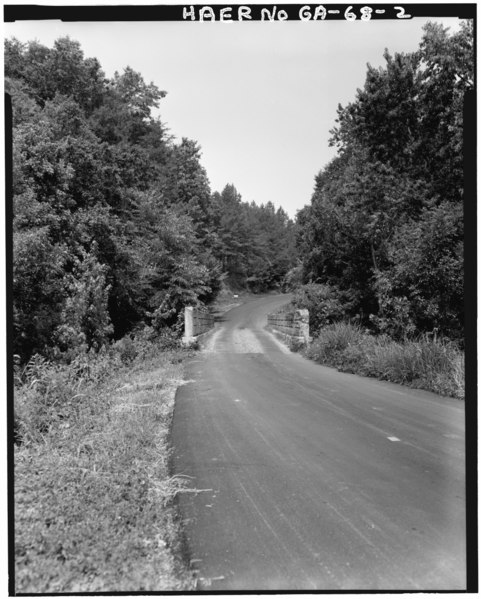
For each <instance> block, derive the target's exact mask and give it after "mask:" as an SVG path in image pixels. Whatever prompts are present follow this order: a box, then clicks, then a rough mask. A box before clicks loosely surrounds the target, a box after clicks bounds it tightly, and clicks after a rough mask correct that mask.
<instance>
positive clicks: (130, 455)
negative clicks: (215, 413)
mask: <svg viewBox="0 0 481 599" xmlns="http://www.w3.org/2000/svg"><path fill="white" fill-rule="evenodd" d="M184 355H185V350H182V349H181V348H180V347H176V342H175V341H174V340H173V339H166V338H164V339H160V340H158V339H157V340H149V339H148V338H147V337H146V336H145V335H144V336H142V335H139V336H138V337H137V338H135V339H128V340H123V341H121V342H117V343H116V344H114V345H113V346H111V347H110V348H109V349H106V350H104V351H103V352H100V353H99V354H95V355H92V354H85V355H80V356H77V358H75V359H74V360H72V362H71V363H70V365H69V366H65V365H63V366H60V365H54V364H50V363H48V362H46V361H45V360H44V359H42V358H39V357H36V358H34V359H32V360H31V361H30V362H29V364H28V365H27V366H26V367H25V368H23V369H17V372H16V388H15V412H16V439H17V445H16V447H15V557H16V570H15V589H16V592H17V593H58V592H70V593H72V592H73V593H84V592H114V591H119V592H122V591H124V592H125V591H159V590H175V591H182V590H190V589H192V584H193V583H192V578H191V575H190V574H189V572H187V571H186V570H185V569H184V566H183V564H182V562H181V560H180V558H179V555H180V540H179V539H180V538H181V537H180V531H179V528H178V523H177V521H176V515H175V509H174V507H173V501H172V500H173V498H174V497H175V495H176V494H177V493H178V492H180V491H182V489H183V486H184V485H183V481H182V480H181V479H179V478H172V477H170V476H169V470H168V457H169V451H168V431H169V427H170V422H171V418H172V412H173V404H174V395H175V390H176V387H177V386H178V384H179V383H180V382H181V380H182V360H183V357H184Z"/></svg>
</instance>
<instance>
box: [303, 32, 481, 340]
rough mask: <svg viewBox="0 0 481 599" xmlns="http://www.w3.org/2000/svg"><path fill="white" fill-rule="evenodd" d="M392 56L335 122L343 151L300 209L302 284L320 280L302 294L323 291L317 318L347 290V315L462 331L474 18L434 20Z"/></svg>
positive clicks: (335, 310) (404, 326) (384, 326)
mask: <svg viewBox="0 0 481 599" xmlns="http://www.w3.org/2000/svg"><path fill="white" fill-rule="evenodd" d="M384 58H385V61H386V64H385V66H384V67H381V68H373V67H371V66H370V65H368V70H367V76H366V82H365V84H364V87H363V89H359V90H358V91H357V96H356V99H355V100H354V101H353V102H352V103H350V104H348V105H347V106H346V107H342V106H339V108H338V118H337V120H336V123H337V125H336V127H335V128H334V129H333V130H332V131H331V133H332V138H331V144H332V145H335V146H336V147H337V150H338V155H337V156H336V157H335V158H334V159H333V160H332V161H331V162H330V163H329V164H328V165H327V166H326V167H325V168H323V169H322V170H321V171H320V173H319V174H318V175H317V177H316V183H315V191H314V194H313V196H312V201H311V204H310V205H309V206H306V207H305V208H304V209H303V210H301V211H300V213H299V215H298V227H299V228H298V239H297V242H298V247H299V251H300V255H301V259H302V265H303V269H302V270H303V273H302V274H303V282H304V283H308V282H310V283H312V284H317V285H318V286H319V285H320V287H318V288H317V290H316V288H315V287H312V286H311V287H310V288H306V290H305V291H303V292H302V293H304V295H305V296H306V297H305V298H304V299H306V301H311V300H310V299H309V298H311V299H312V296H313V293H314V294H315V293H317V295H318V296H319V297H321V296H322V297H321V300H320V302H318V304H319V306H320V308H319V320H320V323H321V321H322V320H323V319H324V322H329V321H330V320H331V321H332V320H333V319H334V320H335V319H336V318H338V317H339V316H340V315H339V298H341V297H343V298H344V302H343V305H344V313H343V314H342V315H341V316H343V317H346V316H348V317H357V318H358V319H359V320H360V321H361V322H363V323H364V324H365V325H366V324H367V325H368V326H370V327H372V328H374V329H375V330H376V331H377V332H381V333H387V334H389V335H391V336H393V337H395V338H401V337H404V336H406V335H416V334H419V333H422V332H427V331H433V330H436V331H438V332H439V333H440V334H442V335H445V336H448V337H451V338H454V339H460V338H461V337H462V336H463V320H464V314H463V312H464V310H463V235H464V233H463V185H464V179H463V99H464V94H465V93H466V92H467V91H468V90H472V89H473V78H474V75H473V72H474V67H473V61H474V54H473V27H472V23H471V22H462V23H461V27H460V29H459V30H458V31H457V32H455V33H453V34H452V35H450V34H449V32H448V30H447V29H444V28H443V27H442V26H441V25H439V24H434V23H429V24H427V25H426V26H425V28H424V35H423V38H422V42H421V44H420V46H419V49H418V50H417V51H416V52H413V53H409V54H397V53H396V54H395V55H394V56H391V55H390V54H389V53H388V51H386V52H385V54H384ZM468 199H469V200H470V201H472V200H474V198H466V200H468ZM326 286H331V287H332V288H333V290H332V291H331V292H327V291H326ZM301 295H302V294H301ZM297 299H298V303H299V301H300V303H302V301H301V300H302V297H301V296H300V297H298V298H297ZM326 302H330V305H328V304H326ZM333 302H334V303H333ZM321 304H322V305H321ZM299 305H300V304H299ZM326 319H327V320H326ZM329 319H330V320H329Z"/></svg>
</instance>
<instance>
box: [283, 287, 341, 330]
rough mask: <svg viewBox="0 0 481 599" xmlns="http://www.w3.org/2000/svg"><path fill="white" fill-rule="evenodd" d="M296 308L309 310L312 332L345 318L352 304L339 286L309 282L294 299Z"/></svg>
mask: <svg viewBox="0 0 481 599" xmlns="http://www.w3.org/2000/svg"><path fill="white" fill-rule="evenodd" d="M292 304H293V306H294V308H297V309H302V308H306V309H307V310H309V329H310V331H311V332H312V333H316V332H318V331H319V330H320V329H321V328H322V327H325V326H326V325H329V324H332V323H333V322H336V321H338V320H341V319H342V318H345V316H346V314H347V313H348V311H349V309H350V307H351V304H350V302H349V301H348V298H346V297H345V294H343V293H342V292H341V291H339V289H337V287H333V286H330V285H322V284H318V283H308V284H307V285H303V286H302V287H300V288H299V289H298V290H297V291H296V293H295V295H294V298H293V300H292Z"/></svg>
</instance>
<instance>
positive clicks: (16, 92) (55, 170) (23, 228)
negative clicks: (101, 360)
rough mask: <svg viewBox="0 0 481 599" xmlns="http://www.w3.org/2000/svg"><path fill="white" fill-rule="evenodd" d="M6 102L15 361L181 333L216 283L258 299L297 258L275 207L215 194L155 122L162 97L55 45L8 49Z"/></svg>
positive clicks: (186, 148) (194, 161)
mask: <svg viewBox="0 0 481 599" xmlns="http://www.w3.org/2000/svg"><path fill="white" fill-rule="evenodd" d="M5 76H6V84H5V85H6V91H7V93H8V94H9V95H10V96H11V99H12V106H13V121H12V126H13V148H12V152H13V214H14V221H13V243H14V248H13V249H14V252H13V259H14V263H13V296H14V351H15V353H16V354H18V355H19V356H20V357H21V359H23V360H26V359H28V358H29V357H30V356H31V355H32V354H33V353H43V354H44V355H46V356H48V357H50V358H58V359H64V360H69V359H71V357H72V356H73V355H74V354H75V353H76V352H79V351H85V350H88V349H93V350H97V349H98V348H99V347H101V346H102V345H105V344H106V343H109V341H110V340H111V339H112V338H119V337H121V336H123V335H125V334H127V333H128V332H130V331H132V330H133V329H134V328H135V327H138V326H142V325H144V324H147V325H149V326H152V327H154V328H155V329H157V330H161V329H162V328H164V327H174V328H178V324H179V316H180V314H181V312H182V309H183V307H184V306H185V305H188V304H194V305H196V304H208V303H209V302H211V301H212V300H213V299H214V298H215V296H216V293H217V292H218V290H219V289H220V286H221V282H222V281H223V280H229V281H230V282H232V283H233V284H235V285H238V286H240V287H247V286H250V287H251V288H252V289H253V290H255V291H260V290H265V289H268V288H269V287H271V286H273V285H276V284H279V282H280V281H281V280H282V277H283V276H284V274H285V272H287V270H288V269H289V268H290V267H291V266H292V264H293V263H294V262H295V247H294V234H293V231H294V224H293V223H292V221H290V220H289V219H288V217H287V215H286V214H285V213H284V212H283V211H282V209H279V210H277V211H276V210H275V209H274V207H273V205H272V204H270V203H267V204H266V205H262V206H257V205H255V204H248V203H246V202H242V201H241V199H240V196H239V194H238V193H237V191H236V190H235V188H234V187H233V185H227V186H226V188H225V189H224V191H222V193H214V194H213V193H212V192H211V189H210V184H209V180H208V176H207V173H206V171H205V169H204V168H203V166H202V165H201V161H200V160H201V149H200V146H199V144H198V143H197V142H195V141H193V140H190V139H182V140H181V141H180V142H175V141H174V140H173V139H172V137H171V136H170V134H169V132H168V127H167V126H166V125H165V124H164V123H163V122H162V121H161V120H160V119H159V118H158V117H154V116H153V110H154V109H157V108H159V107H160V106H161V101H162V98H164V97H165V95H166V92H165V91H162V90H160V89H159V88H158V87H157V86H156V85H155V84H154V83H147V82H145V81H144V79H143V77H142V75H141V74H140V73H137V72H136V71H134V70H133V69H132V68H131V67H126V68H125V69H124V70H123V72H122V73H115V74H114V76H113V77H112V78H111V79H109V78H107V77H106V76H105V74H104V73H103V71H102V69H101V65H100V63H99V61H98V60H97V59H95V58H85V56H84V54H83V51H82V49H81V46H80V44H79V43H78V42H76V41H74V40H72V39H70V38H68V37H66V38H61V39H58V40H57V41H56V42H55V43H54V45H53V47H52V48H48V47H46V46H43V45H41V44H39V43H38V42H29V43H27V44H22V43H21V42H19V41H18V40H16V39H8V40H6V41H5Z"/></svg>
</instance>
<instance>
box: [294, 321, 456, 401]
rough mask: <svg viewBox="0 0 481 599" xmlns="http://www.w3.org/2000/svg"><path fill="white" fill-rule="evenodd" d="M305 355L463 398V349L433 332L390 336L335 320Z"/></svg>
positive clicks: (321, 332)
mask: <svg viewBox="0 0 481 599" xmlns="http://www.w3.org/2000/svg"><path fill="white" fill-rule="evenodd" d="M305 354H306V356H307V357H308V358H310V359H312V360H315V361H316V362H319V363H320V364H325V365H327V366H334V367H335V368H337V369H338V370H341V371H343V372H351V373H355V374H360V375H363V376H372V377H375V378H379V379H381V380H386V381H391V382H394V383H401V384H404V385H410V386H412V387H417V388H420V389H426V390H428V391H433V392H435V393H439V394H440V395H446V396H450V397H455V398H457V399H463V398H464V354H463V353H462V352H461V351H460V350H459V349H458V347H457V345H456V344H455V343H454V342H452V341H449V340H445V339H439V338H437V337H435V336H428V335H424V336H422V337H420V338H418V339H415V340H405V341H394V340H393V339H391V338H390V337H388V336H387V335H379V336H375V335H372V334H370V333H369V332H368V331H367V330H365V329H363V328H362V327H361V326H359V325H357V324H352V323H347V322H337V323H334V324H332V325H329V326H327V327H324V328H323V329H321V331H320V332H319V335H318V336H317V337H316V338H315V339H314V340H313V342H312V343H311V344H310V345H309V346H308V348H307V349H306V351H305Z"/></svg>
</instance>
